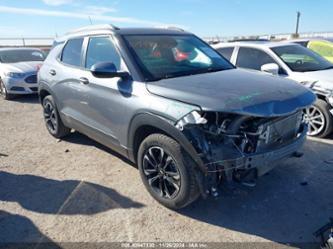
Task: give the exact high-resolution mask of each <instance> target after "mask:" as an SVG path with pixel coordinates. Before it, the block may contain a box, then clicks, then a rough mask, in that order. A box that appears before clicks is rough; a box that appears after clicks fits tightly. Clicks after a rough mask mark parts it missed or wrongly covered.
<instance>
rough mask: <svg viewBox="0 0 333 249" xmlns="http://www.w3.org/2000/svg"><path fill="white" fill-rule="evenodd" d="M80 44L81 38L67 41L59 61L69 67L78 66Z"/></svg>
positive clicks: (79, 62)
mask: <svg viewBox="0 0 333 249" xmlns="http://www.w3.org/2000/svg"><path fill="white" fill-rule="evenodd" d="M82 43H83V39H82V38H80V39H73V40H69V41H68V42H67V44H66V45H65V48H64V50H63V52H62V57H61V61H62V62H64V63H66V64H69V65H73V66H80V65H81V50H82Z"/></svg>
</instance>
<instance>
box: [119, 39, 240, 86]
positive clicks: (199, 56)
mask: <svg viewBox="0 0 333 249" xmlns="http://www.w3.org/2000/svg"><path fill="white" fill-rule="evenodd" d="M124 38H125V41H126V43H127V45H128V47H129V48H130V50H131V51H132V53H133V55H134V57H135V59H136V61H137V63H138V65H139V67H140V68H141V70H142V72H143V74H144V76H145V78H146V80H147V81H154V80H159V79H164V78H172V77H178V76H184V75H192V74H199V73H208V72H215V71H221V70H226V69H232V68H234V66H233V65H231V64H230V62H228V61H227V60H225V59H224V58H223V57H222V56H221V55H220V54H218V53H217V52H216V51H215V50H213V49H212V48H211V47H209V46H208V45H206V44H205V43H204V42H202V41H201V40H200V39H198V38H197V37H195V36H193V35H126V36H125V37H124Z"/></svg>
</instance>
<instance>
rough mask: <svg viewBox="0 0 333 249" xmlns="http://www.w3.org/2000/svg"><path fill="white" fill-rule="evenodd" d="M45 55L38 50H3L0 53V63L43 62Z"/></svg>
mask: <svg viewBox="0 0 333 249" xmlns="http://www.w3.org/2000/svg"><path fill="white" fill-rule="evenodd" d="M44 59H45V55H44V54H43V52H42V51H40V50H32V49H27V50H25V49H17V50H4V51H1V52H0V61H1V62H2V63H17V62H23V61H43V60H44Z"/></svg>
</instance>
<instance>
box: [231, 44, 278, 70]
mask: <svg viewBox="0 0 333 249" xmlns="http://www.w3.org/2000/svg"><path fill="white" fill-rule="evenodd" d="M268 63H275V64H276V62H275V60H273V59H272V57H270V56H269V55H268V54H266V53H265V52H264V51H261V50H259V49H254V48H244V47H241V48H239V51H238V56H237V61H236V66H238V67H242V68H248V69H254V70H259V71H260V70H261V66H263V65H265V64H268Z"/></svg>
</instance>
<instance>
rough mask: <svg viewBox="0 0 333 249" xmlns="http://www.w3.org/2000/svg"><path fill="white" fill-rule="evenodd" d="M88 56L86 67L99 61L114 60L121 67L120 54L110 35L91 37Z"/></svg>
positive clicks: (117, 66) (118, 67)
mask: <svg viewBox="0 0 333 249" xmlns="http://www.w3.org/2000/svg"><path fill="white" fill-rule="evenodd" d="M86 57H87V59H86V68H91V67H92V66H93V65H94V64H96V63H99V62H113V63H114V64H115V66H116V68H117V69H118V70H119V69H120V56H119V54H118V52H117V50H116V48H115V46H114V45H113V42H112V40H111V38H109V37H93V38H90V40H89V45H88V50H87V56H86Z"/></svg>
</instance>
